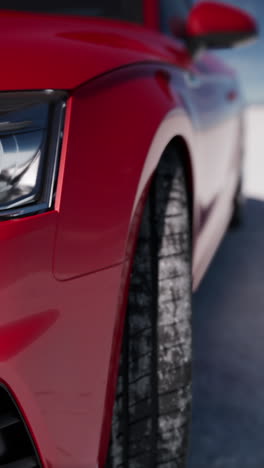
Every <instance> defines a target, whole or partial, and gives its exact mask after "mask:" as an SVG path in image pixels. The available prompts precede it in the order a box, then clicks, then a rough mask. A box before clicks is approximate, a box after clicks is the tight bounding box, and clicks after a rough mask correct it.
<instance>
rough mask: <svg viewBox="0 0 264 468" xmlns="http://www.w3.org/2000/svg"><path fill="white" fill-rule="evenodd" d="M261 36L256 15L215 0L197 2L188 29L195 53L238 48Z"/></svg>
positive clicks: (186, 30)
mask: <svg viewBox="0 0 264 468" xmlns="http://www.w3.org/2000/svg"><path fill="white" fill-rule="evenodd" d="M257 35H258V28H257V24H256V21H255V19H254V18H253V17H252V16H250V15H249V14H248V13H246V12H244V11H243V10H241V9H239V8H236V7H233V6H231V5H226V4H222V3H217V2H214V1H202V2H200V3H197V4H196V5H195V6H194V7H193V8H192V9H191V11H190V14H189V16H188V18H187V23H186V27H185V38H186V40H187V43H188V45H189V47H190V50H191V52H192V53H197V52H199V51H200V50H202V49H222V48H230V47H234V46H237V45H240V44H243V43H245V42H248V41H249V40H252V39H255V38H256V37H257Z"/></svg>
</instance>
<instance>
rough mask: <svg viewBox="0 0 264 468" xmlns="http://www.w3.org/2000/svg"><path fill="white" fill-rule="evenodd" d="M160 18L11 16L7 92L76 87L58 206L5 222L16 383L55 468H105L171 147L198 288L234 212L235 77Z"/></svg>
mask: <svg viewBox="0 0 264 468" xmlns="http://www.w3.org/2000/svg"><path fill="white" fill-rule="evenodd" d="M148 11H149V10H148V7H147V2H146V16H147V15H148ZM151 15H152V19H148V18H146V21H147V24H148V26H149V27H150V26H151V27H152V30H150V29H149V30H148V28H145V29H144V28H140V27H137V26H128V25H126V26H123V25H122V23H117V22H107V21H103V20H100V21H99V20H98V21H96V20H90V19H83V18H82V19H79V18H59V17H58V18H57V17H56V18H55V17H54V18H53V17H48V16H45V15H44V16H41V15H30V14H28V15H22V14H14V13H12V14H11V13H3V14H1V16H0V37H1V35H2V37H1V39H2V41H3V40H4V38H6V37H8V41H6V48H3V51H2V63H4V64H5V66H4V67H3V70H2V72H1V75H0V89H2V90H14V89H41V88H45V89H46V88H57V89H67V90H68V91H69V100H68V103H67V113H66V122H65V131H64V139H63V148H62V156H61V165H60V171H59V181H58V189H57V195H56V202H55V208H54V210H53V211H51V212H49V213H45V214H42V215H38V216H34V217H29V218H25V219H17V220H11V221H5V222H2V223H1V225H0V239H1V242H0V256H1V264H2V268H1V273H0V275H1V288H0V301H1V304H2V307H1V314H0V336H1V337H2V339H1V340H0V376H1V380H2V381H3V382H4V383H5V384H6V385H7V386H8V387H9V388H10V390H11V391H12V393H13V394H14V396H15V398H16V399H17V401H18V404H19V405H20V407H21V409H22V411H23V414H24V415H25V418H26V421H27V422H28V425H29V428H30V430H31V432H32V435H33V437H34V440H35V443H36V446H37V448H38V450H39V453H40V456H41V459H42V462H43V466H44V467H45V468H61V467H68V468H79V467H80V468H81V467H88V468H96V467H97V466H99V467H100V468H102V467H103V462H104V458H105V455H106V451H107V444H108V439H109V428H110V424H111V413H112V402H113V398H114V390H115V376H116V373H117V368H118V356H119V348H120V343H121V337H122V324H123V320H124V312H125V306H126V297H127V291H128V286H129V271H130V266H131V262H132V259H133V249H134V246H135V242H136V233H137V229H138V225H139V222H140V216H141V213H142V209H143V206H144V200H145V197H146V195H147V191H148V187H149V184H150V181H151V177H152V174H153V171H154V170H155V167H156V165H157V163H158V161H159V159H160V157H161V155H162V152H163V150H164V148H165V147H166V145H167V144H168V143H169V142H170V141H172V140H173V141H174V143H175V144H178V145H180V147H181V148H182V150H183V156H184V158H185V161H186V166H187V168H188V174H189V177H188V183H189V192H190V197H191V201H192V204H193V213H194V218H193V219H194V221H193V239H194V263H193V275H194V287H195V286H196V285H197V284H198V282H199V281H200V279H201V277H202V275H203V272H204V270H205V269H206V267H207V265H208V262H209V261H210V259H211V258H212V255H213V253H214V251H215V249H216V248H217V245H218V243H219V241H220V239H221V237H222V235H223V232H224V231H225V228H226V225H227V223H228V221H229V218H230V214H231V209H232V197H233V195H234V192H235V188H236V183H237V180H238V177H239V171H240V156H241V148H240V145H241V143H240V105H241V102H240V93H239V88H238V87H237V84H236V80H235V77H234V76H233V74H232V72H231V71H230V70H228V69H227V68H225V67H224V66H223V65H221V64H220V62H218V61H217V60H216V59H214V58H213V57H211V56H210V55H209V54H204V55H203V56H202V57H201V58H200V59H199V60H198V61H196V62H194V61H193V60H192V58H191V57H190V55H189V54H188V52H187V50H186V49H185V47H184V45H183V44H181V43H180V42H177V41H176V40H173V39H169V38H165V37H164V36H162V35H160V34H158V32H156V31H155V25H156V26H157V24H158V22H157V21H156V23H155V15H154V14H153V11H152V13H151ZM29 30H30V31H32V36H30V35H29V33H28V31H29ZM7 32H8V36H7ZM19 64H23V68H22V69H21V72H20V73H19V74H18V73H17V68H18V67H19Z"/></svg>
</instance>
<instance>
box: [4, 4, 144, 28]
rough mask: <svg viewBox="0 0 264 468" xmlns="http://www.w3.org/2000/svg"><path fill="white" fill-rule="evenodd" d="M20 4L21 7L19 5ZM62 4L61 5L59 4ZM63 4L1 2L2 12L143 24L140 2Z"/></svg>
mask: <svg viewBox="0 0 264 468" xmlns="http://www.w3.org/2000/svg"><path fill="white" fill-rule="evenodd" d="M21 3H22V5H21ZM60 3H62V4H60ZM63 3H64V4H65V2H58V1H56V0H55V1H54V0H53V1H51V0H38V2H35V1H32V0H24V1H23V2H21V0H20V1H17V0H15V1H14V0H10V1H2V2H1V9H2V10H17V11H31V12H46V13H59V14H66V15H82V16H100V17H104V18H113V19H120V20H125V21H132V22H135V23H142V22H143V7H142V3H143V1H142V0H82V1H78V0H76V1H75V2H74V7H73V6H71V7H65V6H63Z"/></svg>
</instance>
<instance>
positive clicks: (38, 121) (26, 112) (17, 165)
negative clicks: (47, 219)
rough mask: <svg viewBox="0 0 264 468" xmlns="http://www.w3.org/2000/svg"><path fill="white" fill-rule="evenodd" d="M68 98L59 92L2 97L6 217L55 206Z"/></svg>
mask: <svg viewBox="0 0 264 468" xmlns="http://www.w3.org/2000/svg"><path fill="white" fill-rule="evenodd" d="M65 100H66V95H65V93H63V92H54V91H43V92H39V93H36V92H24V93H2V94H1V93H0V216H6V215H12V216H16V215H21V214H24V213H26V212H29V213H30V212H33V211H38V210H40V209H47V208H50V207H51V205H52V200H53V190H54V186H55V177H56V171H57V163H58V156H59V150H60V142H61V136H62V127H63V116H64V108H65ZM22 207H23V209H22ZM18 208H19V209H18Z"/></svg>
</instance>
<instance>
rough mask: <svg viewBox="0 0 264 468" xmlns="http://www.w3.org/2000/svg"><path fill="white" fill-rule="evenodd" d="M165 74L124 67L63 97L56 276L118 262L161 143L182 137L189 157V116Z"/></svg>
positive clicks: (152, 68) (159, 67) (74, 274)
mask: <svg viewBox="0 0 264 468" xmlns="http://www.w3.org/2000/svg"><path fill="white" fill-rule="evenodd" d="M176 71H177V73H178V75H179V77H180V75H181V72H180V71H178V70H176ZM170 73H171V72H170V70H169V68H168V69H166V66H162V65H154V64H152V65H143V64H142V65H138V66H133V67H127V68H125V69H121V70H118V71H115V72H112V73H110V74H108V75H105V76H102V77H100V78H98V79H96V80H94V81H92V82H89V83H88V84H86V85H85V86H83V87H81V88H79V89H77V90H76V91H75V92H74V93H73V95H72V97H71V98H70V100H71V102H70V105H69V108H68V113H67V119H66V135H65V141H64V148H63V151H62V161H61V168H60V173H59V184H58V190H57V199H56V210H57V211H58V212H59V217H58V228H57V238H56V245H55V255H54V275H55V277H56V278H57V279H58V280H67V279H71V278H74V277H77V276H81V275H85V274H87V273H90V272H93V271H98V270H101V269H104V268H106V267H109V266H112V265H116V264H118V263H121V262H123V261H124V259H125V257H126V243H127V239H128V233H129V231H130V227H131V223H133V215H134V213H135V212H136V210H137V204H138V203H139V200H140V198H141V196H142V193H143V192H144V190H145V188H146V186H147V184H148V181H149V180H150V178H151V175H152V173H153V171H154V169H155V167H156V166H157V164H158V161H159V159H160V157H161V155H162V153H163V151H164V149H165V147H166V146H167V144H168V143H169V142H170V141H171V140H172V139H173V138H174V137H175V136H176V135H181V136H182V137H184V138H185V140H186V141H187V143H188V144H189V146H190V153H191V154H192V152H193V151H192V150H193V149H194V148H193V146H194V145H195V138H194V132H193V130H192V125H191V118H190V115H189V114H188V111H187V109H186V108H185V105H184V102H185V100H184V99H183V98H182V96H181V94H180V92H179V93H177V92H175V86H174V88H173V92H172V90H171V81H172V80H173V81H174V83H175V74H174V76H173V77H172V76H171V74H170ZM192 164H193V162H191V166H192Z"/></svg>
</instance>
